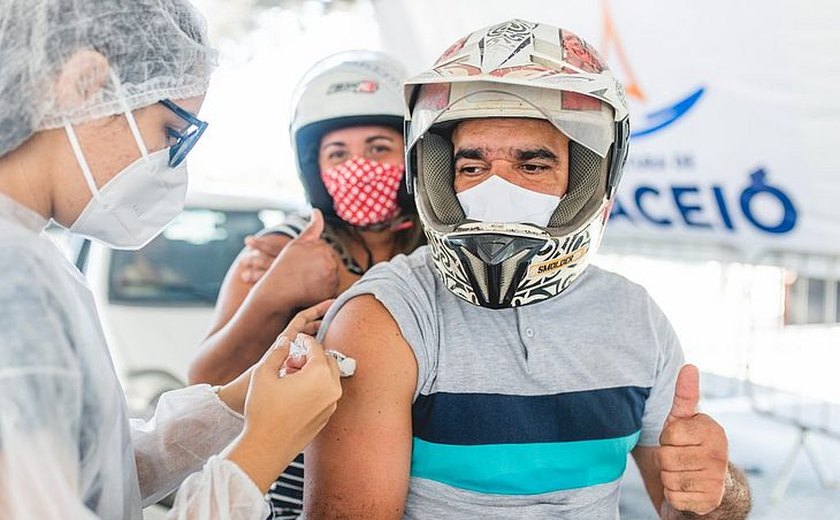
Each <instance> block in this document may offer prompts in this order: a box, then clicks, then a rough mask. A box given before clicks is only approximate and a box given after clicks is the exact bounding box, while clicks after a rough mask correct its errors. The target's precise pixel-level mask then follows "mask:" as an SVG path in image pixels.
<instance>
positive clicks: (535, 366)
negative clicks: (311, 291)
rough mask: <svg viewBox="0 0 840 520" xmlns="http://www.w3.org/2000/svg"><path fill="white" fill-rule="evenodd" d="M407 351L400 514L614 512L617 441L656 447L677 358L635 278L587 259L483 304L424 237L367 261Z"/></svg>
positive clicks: (610, 517) (588, 519)
mask: <svg viewBox="0 0 840 520" xmlns="http://www.w3.org/2000/svg"><path fill="white" fill-rule="evenodd" d="M361 294H372V295H374V296H375V297H376V298H377V299H378V300H379V301H380V302H382V304H383V305H384V306H385V308H386V309H387V310H388V311H389V312H390V313H391V315H392V316H393V318H394V320H395V321H396V323H397V324H398V326H399V327H400V329H401V332H402V334H403V336H404V338H405V339H406V341H407V342H408V344H409V345H410V347H411V349H412V351H413V352H414V356H415V358H416V360H417V366H418V376H417V386H416V391H415V398H414V404H413V406H412V421H413V436H414V438H413V449H412V459H411V479H410V485H409V492H408V497H407V503H406V513H405V518H407V519H433V518H434V519H448V518H451V519H463V518H479V517H481V518H483V519H496V518H499V519H501V518H560V519H585V520H600V519H604V520H614V519H616V518H617V517H618V494H619V484H620V480H621V477H622V475H623V474H624V470H625V467H626V463H627V455H628V453H629V452H630V451H631V450H632V449H633V448H634V447H635V446H637V445H644V446H656V445H657V444H658V440H659V433H660V431H661V429H662V424H663V422H664V420H665V417H666V416H667V414H668V411H669V410H670V407H671V402H672V399H673V390H674V383H675V379H676V374H677V372H678V371H679V369H680V367H681V366H682V363H683V356H682V351H681V349H680V346H679V342H678V340H677V338H676V335H675V334H674V331H673V329H672V327H671V326H670V324H669V323H668V320H667V319H666V318H665V316H664V315H663V314H662V312H661V311H660V310H659V308H658V307H657V306H656V304H655V303H654V302H653V300H652V299H651V298H650V297H649V296H648V294H647V292H646V291H645V290H644V289H643V288H642V287H640V286H638V285H636V284H634V283H631V282H629V281H628V280H626V279H625V278H623V277H621V276H619V275H616V274H613V273H609V272H607V271H604V270H602V269H600V268H597V267H594V266H591V267H589V268H588V269H587V270H586V271H585V272H584V274H583V275H581V276H580V277H579V278H578V280H577V281H576V282H575V283H574V284H573V285H572V287H570V288H569V289H568V290H567V291H565V292H564V293H563V294H561V295H559V296H557V297H555V298H551V299H549V300H545V301H543V302H540V303H537V304H533V305H529V306H525V307H519V308H515V309H500V310H494V309H487V308H482V307H477V306H474V305H471V304H469V303H467V302H465V301H463V300H461V299H460V298H458V297H456V296H455V295H453V294H451V293H450V292H449V291H448V290H447V289H446V287H445V286H444V285H443V284H442V283H441V281H440V279H439V278H438V277H437V275H436V273H435V272H434V268H433V266H432V264H431V258H430V255H429V252H428V248H427V247H423V248H421V249H419V250H417V251H416V252H415V253H413V254H412V255H410V256H398V257H396V258H395V259H393V260H392V261H390V262H387V263H383V264H379V265H377V266H375V267H374V268H372V269H371V270H370V271H369V272H368V273H367V274H366V275H365V277H364V278H363V279H362V280H361V281H360V282H357V283H356V284H355V285H354V286H353V287H352V288H351V289H349V290H348V291H347V292H346V293H344V294H343V295H342V296H341V297H340V298H339V300H338V302H337V303H336V305H334V306H333V308H332V309H331V310H330V312H329V314H328V315H327V317H326V318H325V320H324V326H323V327H322V328H321V336H322V337H323V334H324V333H325V331H326V329H327V327H328V326H329V323H330V321H331V320H332V317H333V316H334V315H335V313H336V312H337V311H338V309H339V308H340V307H341V306H342V305H343V304H344V303H346V302H347V301H348V300H349V299H351V298H353V297H354V296H358V295H361Z"/></svg>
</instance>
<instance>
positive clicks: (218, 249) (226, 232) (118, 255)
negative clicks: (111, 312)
mask: <svg viewBox="0 0 840 520" xmlns="http://www.w3.org/2000/svg"><path fill="white" fill-rule="evenodd" d="M274 213H276V212H274ZM274 213H272V214H268V216H267V214H266V212H256V211H219V210H210V209H187V210H186V211H184V212H183V213H182V214H181V215H179V216H178V217H177V218H176V219H175V220H174V221H173V222H172V223H171V224H170V225H169V226H168V227H167V228H166V230H165V231H164V232H163V233H161V235H160V236H158V237H157V238H155V239H154V240H153V241H152V242H150V243H149V244H148V245H147V246H146V247H144V248H143V249H140V250H139V251H117V250H115V251H113V252H112V255H111V265H110V270H109V280H108V296H109V299H110V301H111V302H114V303H122V304H135V305H206V306H213V305H215V302H216V298H217V297H218V295H219V289H220V287H221V285H222V280H223V279H224V277H225V274H226V273H227V270H228V268H229V267H230V265H231V263H233V260H234V259H235V258H236V255H237V254H239V251H241V250H242V246H243V240H244V239H245V237H246V236H247V235H250V234H253V233H255V232H257V231H259V230H260V229H262V228H263V227H265V226H266V225H267V224H268V222H267V221H266V220H267V219H268V218H271V219H272V220H276V218H277V215H276V214H274Z"/></svg>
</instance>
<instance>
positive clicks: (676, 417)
mask: <svg viewBox="0 0 840 520" xmlns="http://www.w3.org/2000/svg"><path fill="white" fill-rule="evenodd" d="M699 401H700V373H699V372H698V370H697V367H696V366H694V365H685V366H684V367H682V370H680V373H679V375H678V376H677V386H676V389H675V391H674V404H673V405H672V406H671V412H670V414H668V418H667V419H666V421H665V427H664V428H663V430H662V434H661V435H660V437H659V443H660V447H659V448H658V449H657V451H656V454H655V460H656V464H657V466H658V467H659V471H660V477H661V479H662V485H663V486H664V488H665V490H664V491H665V499H666V500H667V501H668V503H669V505H670V506H671V507H672V508H674V509H676V510H678V511H686V512H692V513H697V514H700V515H705V514H707V513H709V512H711V511H712V510H714V509H715V508H717V507H718V506H719V505H720V504H721V501H722V500H723V494H724V491H725V487H726V484H725V483H726V472H727V467H728V448H727V445H728V443H727V440H726V432H724V430H723V428H722V427H721V426H720V425H719V424H718V423H717V422H715V420H714V419H712V418H711V417H709V416H708V415H706V414H702V413H698V411H697V406H698V403H699Z"/></svg>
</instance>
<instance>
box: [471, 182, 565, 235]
mask: <svg viewBox="0 0 840 520" xmlns="http://www.w3.org/2000/svg"><path fill="white" fill-rule="evenodd" d="M457 197H458V202H460V203H461V207H462V208H463V209H464V214H465V215H466V217H467V218H468V219H472V220H478V221H481V222H497V223H502V224H524V223H529V224H536V225H537V226H540V227H545V226H547V225H548V221H549V220H551V216H552V215H553V214H554V211H555V210H556V209H557V205H558V204H560V201H561V200H563V198H562V197H558V196H557V195H547V194H545V193H538V192H536V191H532V190H529V189H525V188H523V187H521V186H517V185H516V184H513V183H512V182H508V181H506V180H504V179H502V178H501V177H499V176H498V175H493V176H491V177H490V178H489V179H487V180H485V181H482V182H481V184H478V185H477V186H473V187H472V188H470V189H468V190H464V191H462V192H461V193H458V194H457Z"/></svg>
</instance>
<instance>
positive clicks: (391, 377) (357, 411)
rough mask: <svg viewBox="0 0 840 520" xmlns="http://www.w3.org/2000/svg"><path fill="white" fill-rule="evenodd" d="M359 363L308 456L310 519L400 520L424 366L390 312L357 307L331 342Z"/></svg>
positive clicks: (347, 312)
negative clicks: (413, 414)
mask: <svg viewBox="0 0 840 520" xmlns="http://www.w3.org/2000/svg"><path fill="white" fill-rule="evenodd" d="M324 346H325V347H326V348H333V349H336V350H339V351H341V352H343V353H345V354H347V355H349V356H352V357H354V358H356V360H357V364H358V366H357V369H356V374H355V375H354V376H353V377H351V378H348V379H344V380H343V387H344V393H343V396H342V398H341V400H340V401H339V403H338V409H337V410H336V412H335V414H334V415H333V417H332V418H331V419H330V422H329V423H328V424H327V426H326V428H324V430H323V431H322V432H321V433H320V435H319V436H318V437H317V438H316V439H315V440H314V441H313V442H312V444H310V446H309V447H308V448H307V449H306V457H305V463H306V469H305V472H304V474H305V476H306V483H305V485H304V513H305V514H304V517H305V518H312V519H315V518H317V519H319V520H321V519H324V520H336V519H339V518H340V519H365V520H385V519H394V520H397V519H400V518H402V516H403V510H404V506H405V497H406V493H407V492H408V479H409V472H410V469H411V441H412V433H411V405H412V401H413V398H414V390H415V386H416V381H417V363H416V361H415V359H414V355H413V353H412V351H411V348H410V347H409V345H408V344H407V343H406V341H405V339H404V338H403V337H402V334H401V333H400V330H399V327H398V326H397V324H396V322H394V320H393V318H392V317H391V315H390V313H389V312H388V311H387V310H386V309H385V307H384V306H383V305H382V304H381V303H380V302H379V301H377V300H376V299H375V298H374V297H373V296H371V295H364V296H359V297H357V298H354V299H352V300H350V301H349V302H348V303H347V304H346V305H345V306H344V307H343V308H342V309H341V310H340V311H339V313H338V314H337V316H336V317H335V319H334V321H333V322H332V325H331V326H330V329H329V331H328V333H327V336H326V338H325V339H324Z"/></svg>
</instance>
